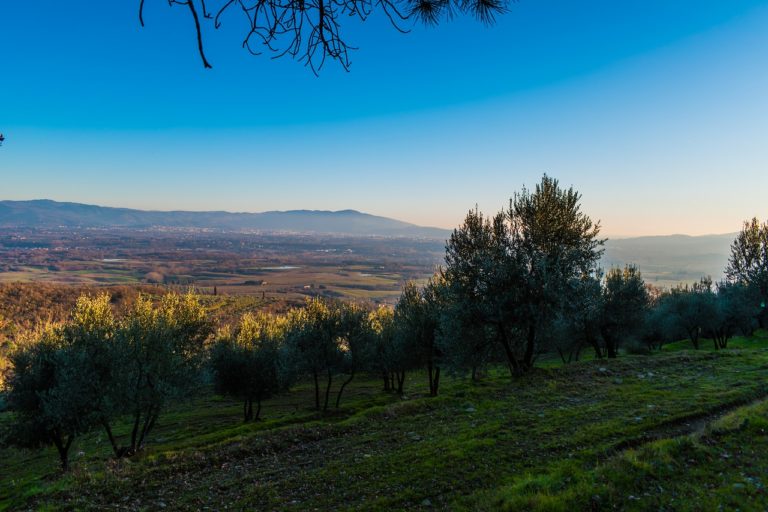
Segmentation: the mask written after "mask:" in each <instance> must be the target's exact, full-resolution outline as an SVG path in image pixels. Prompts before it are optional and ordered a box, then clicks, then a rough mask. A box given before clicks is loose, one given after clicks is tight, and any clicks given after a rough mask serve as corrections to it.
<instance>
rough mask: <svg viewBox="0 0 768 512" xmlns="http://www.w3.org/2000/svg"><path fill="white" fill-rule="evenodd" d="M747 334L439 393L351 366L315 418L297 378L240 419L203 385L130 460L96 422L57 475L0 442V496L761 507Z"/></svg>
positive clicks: (759, 345)
mask: <svg viewBox="0 0 768 512" xmlns="http://www.w3.org/2000/svg"><path fill="white" fill-rule="evenodd" d="M744 343H745V344H747V345H749V348H741V349H737V348H732V349H728V350H724V351H717V352H715V351H710V350H700V351H687V350H669V351H665V352H663V353H659V354H655V355H653V356H625V357H622V358H620V359H617V360H612V361H583V362H580V363H575V364H571V365H568V366H563V367H552V368H542V369H539V370H536V371H535V372H533V374H531V375H529V376H526V377H525V378H521V379H517V380H514V381H510V378H509V377H508V376H507V375H505V374H504V373H503V372H501V371H497V372H491V374H490V375H489V376H488V377H487V378H486V379H485V380H484V381H482V382H480V383H471V382H468V381H466V380H464V379H460V378H447V379H446V380H445V382H444V386H443V388H442V390H441V396H439V397H437V398H428V397H426V396H425V392H426V389H425V388H426V386H425V383H426V378H425V377H424V376H423V375H410V376H409V380H408V381H407V382H406V390H407V392H408V396H407V397H404V398H403V399H401V398H399V397H396V396H393V395H390V394H385V393H383V392H381V391H380V383H379V382H378V381H377V380H364V379H361V380H356V381H354V382H353V384H352V385H350V389H349V394H348V395H347V396H346V397H345V399H344V400H343V401H342V405H343V407H342V409H341V410H340V411H334V412H333V413H332V414H329V415H325V416H322V415H318V414H316V413H315V412H314V411H312V410H311V409H309V408H308V407H309V406H310V405H311V404H312V396H311V394H312V393H311V390H310V389H309V388H308V387H300V388H298V389H296V390H294V391H292V392H291V393H289V394H286V395H284V396H281V397H278V398H276V399H273V400H270V401H269V402H267V403H266V404H265V408H264V410H263V415H264V421H262V422H258V423H254V424H249V425H243V424H242V423H241V422H240V404H237V403H234V402H231V401H229V400H225V399H222V398H218V397H214V396H207V397H201V398H199V399H196V400H195V401H193V402H192V403H190V404H186V405H182V406H179V407H177V408H174V409H173V410H171V411H169V412H168V413H166V414H165V415H164V416H162V417H161V424H160V425H159V426H158V428H157V430H156V431H155V432H154V433H153V436H152V439H151V440H150V445H149V447H148V449H147V450H146V451H145V452H143V453H142V454H141V455H140V456H137V457H135V458H133V459H130V460H123V461H114V460H111V459H110V458H109V451H108V449H107V444H106V441H105V440H104V438H103V435H102V434H101V433H94V434H91V435H89V436H87V437H85V438H83V439H81V440H79V441H78V443H77V446H75V447H74V449H73V453H74V454H75V456H74V469H73V471H71V472H70V473H69V474H67V475H64V476H62V475H60V474H59V473H58V471H57V470H56V466H55V464H56V458H55V454H54V453H53V451H51V450H42V451H35V452H27V451H18V450H12V449H5V450H2V452H1V453H0V460H2V462H0V473H2V475H3V478H2V482H1V483H0V509H16V508H42V509H45V508H46V507H49V508H55V509H63V510H91V509H100V508H106V507H111V506H119V507H121V508H127V509H131V510H155V509H158V508H163V507H165V508H169V509H176V510H199V509H204V508H205V507H209V508H211V509H220V508H223V506H224V505H225V504H226V505H227V506H229V507H230V508H234V509H239V510H242V509H248V510H250V509H255V510H313V509H318V510H412V509H424V510H429V509H450V510H482V509H485V510H498V509H506V510H566V509H568V510H591V509H597V510H613V509H626V510H717V509H718V507H719V506H722V507H721V508H722V509H726V510H735V509H736V508H739V509H740V510H764V509H765V508H766V503H765V499H766V498H765V493H764V488H763V485H765V483H766V482H765V481H764V476H762V475H765V474H766V469H768V439H766V436H765V428H766V421H767V420H766V418H767V417H768V408H767V406H766V405H765V402H762V401H760V400H762V399H763V398H764V397H765V396H766V393H768V384H767V383H768V380H767V377H768V350H767V349H766V348H765V347H766V346H768V340H766V339H765V337H764V336H759V337H756V338H754V339H750V340H744ZM733 345H734V346H737V345H738V344H736V343H734V344H733ZM718 418H719V419H718ZM124 428H125V427H123V429H124ZM123 431H124V430H123ZM723 454H727V456H725V455H723ZM761 500H762V501H761ZM697 504H699V505H700V506H697ZM686 507H687V508H686Z"/></svg>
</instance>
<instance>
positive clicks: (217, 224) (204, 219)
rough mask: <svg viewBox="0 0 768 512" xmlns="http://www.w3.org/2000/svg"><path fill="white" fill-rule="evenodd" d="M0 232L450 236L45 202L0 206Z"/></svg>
mask: <svg viewBox="0 0 768 512" xmlns="http://www.w3.org/2000/svg"><path fill="white" fill-rule="evenodd" d="M0 228H133V229H149V228H200V229H222V230H234V231H240V230H258V231H270V232H295V233H328V234H343V235H358V236H366V235H370V236H401V237H413V238H435V239H441V240H445V239H447V238H448V236H449V235H450V231H449V230H445V229H439V228H430V227H421V226H416V225H415V224H409V223H407V222H402V221H399V220H394V219H389V218H386V217H378V216H375V215H370V214H367V213H361V212H358V211H355V210H341V211H320V210H291V211H270V212H263V213H232V212H224V211H213V212H189V211H144V210H132V209H129V208H111V207H105V206H94V205H88V204H80V203H63V202H57V201H51V200H47V199H40V200H33V201H0Z"/></svg>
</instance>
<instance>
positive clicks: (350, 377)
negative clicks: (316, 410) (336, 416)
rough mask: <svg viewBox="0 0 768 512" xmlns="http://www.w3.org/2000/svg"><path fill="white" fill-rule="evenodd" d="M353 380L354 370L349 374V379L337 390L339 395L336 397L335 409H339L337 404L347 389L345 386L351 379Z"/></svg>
mask: <svg viewBox="0 0 768 512" xmlns="http://www.w3.org/2000/svg"><path fill="white" fill-rule="evenodd" d="M354 378H355V372H354V370H353V371H352V372H351V373H350V374H349V378H348V379H347V380H345V381H344V382H342V383H341V387H340V388H339V393H338V394H337V395H336V408H337V409H338V408H339V403H340V402H341V394H342V393H343V392H344V388H345V387H347V384H349V383H350V382H352V379H354Z"/></svg>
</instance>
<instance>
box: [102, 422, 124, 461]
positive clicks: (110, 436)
mask: <svg viewBox="0 0 768 512" xmlns="http://www.w3.org/2000/svg"><path fill="white" fill-rule="evenodd" d="M101 425H102V426H103V427H104V430H105V431H106V432H107V438H108V439H109V444H111V445H112V451H114V452H115V457H118V458H119V457H120V456H121V455H122V454H121V450H120V447H119V446H117V440H116V439H115V436H114V434H113V433H112V427H110V426H109V422H108V421H107V420H106V419H104V418H102V419H101Z"/></svg>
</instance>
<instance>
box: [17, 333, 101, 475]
mask: <svg viewBox="0 0 768 512" xmlns="http://www.w3.org/2000/svg"><path fill="white" fill-rule="evenodd" d="M10 367H11V372H10V375H11V376H10V378H9V380H8V382H7V390H8V393H7V399H8V407H9V408H10V410H12V411H13V412H14V422H13V424H12V426H11V431H10V435H9V440H10V442H11V443H13V444H16V445H18V446H24V447H38V446H44V445H50V444H53V445H54V446H55V447H56V450H57V451H58V454H59V460H60V463H61V469H62V470H63V471H66V470H67V469H68V468H69V449H70V447H71V446H72V442H73V441H74V439H75V437H77V436H78V435H79V434H81V433H83V432H85V431H87V430H88V429H89V428H90V427H91V424H90V423H89V420H90V419H91V418H92V417H93V416H92V415H91V414H90V412H91V404H90V403H89V401H88V397H87V396H86V395H85V394H83V393H81V389H82V386H83V385H84V382H83V376H82V375H80V374H79V373H78V372H77V369H78V365H77V364H72V347H71V345H69V344H68V343H67V341H66V340H65V338H64V337H63V336H62V335H61V329H60V328H58V327H52V326H49V327H47V328H45V329H43V330H41V331H40V332H38V333H37V334H36V335H34V336H33V338H32V339H31V340H28V341H27V342H26V343H24V344H23V345H22V347H21V348H19V349H17V350H15V351H14V352H13V353H12V354H11V356H10Z"/></svg>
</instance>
